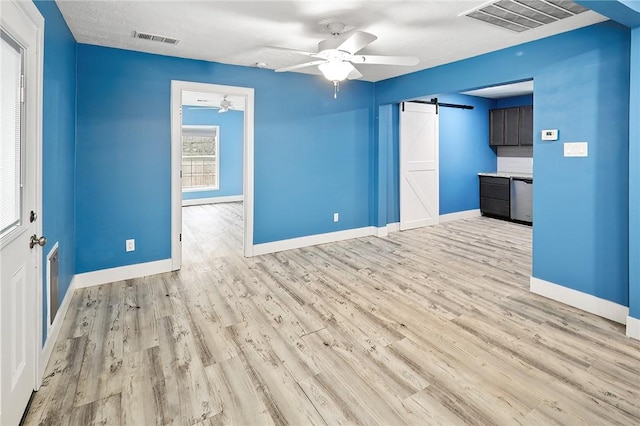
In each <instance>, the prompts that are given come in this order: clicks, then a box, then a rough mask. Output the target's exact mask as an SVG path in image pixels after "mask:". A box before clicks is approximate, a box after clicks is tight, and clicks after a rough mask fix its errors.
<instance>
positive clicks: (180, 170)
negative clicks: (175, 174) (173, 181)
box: [180, 170, 182, 179]
mask: <svg viewBox="0 0 640 426" xmlns="http://www.w3.org/2000/svg"><path fill="white" fill-rule="evenodd" d="M180 179H182V170H180Z"/></svg>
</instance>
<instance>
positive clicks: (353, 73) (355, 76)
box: [347, 67, 362, 80]
mask: <svg viewBox="0 0 640 426" xmlns="http://www.w3.org/2000/svg"><path fill="white" fill-rule="evenodd" d="M359 78H362V73H361V72H360V71H358V69H357V68H356V67H353V70H352V71H351V72H350V73H349V75H348V76H347V79H349V80H357V79H359Z"/></svg>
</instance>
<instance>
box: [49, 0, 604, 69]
mask: <svg viewBox="0 0 640 426" xmlns="http://www.w3.org/2000/svg"><path fill="white" fill-rule="evenodd" d="M485 3H486V1H470V0H447V1H434V0H421V1H401V0H377V1H372V0H369V1H339V0H325V1H309V0H297V1H270V0H263V1H245V0H234V1H222V0H209V1H151V0H139V1H122V0H110V1H93V0H83V1H79V0H56V4H57V5H58V7H59V8H60V11H61V12H62V15H63V16H64V18H65V20H66V21H67V24H68V25H69V28H70V29H71V32H72V33H73V35H74V36H75V38H76V40H77V41H78V42H79V43H87V44H94V45H99V46H108V47H116V48H122V49H128V50H136V51H141V52H148V53H157V54H161V55H168V56H177V57H183V58H192V59H203V60H208V61H215V62H221V63H226V64H235V65H244V66H253V65H255V64H256V63H257V62H264V63H266V64H267V68H271V69H275V68H280V67H284V66H289V65H294V64H298V63H302V62H305V61H306V60H308V59H309V58H308V57H306V56H302V55H299V54H295V53H289V52H283V51H279V50H277V49H273V48H271V47H273V46H276V47H287V48H292V49H299V50H306V51H314V52H315V51H316V50H317V43H318V42H319V41H321V40H324V39H326V38H329V37H330V35H329V33H328V31H327V29H326V24H327V23H328V22H331V21H340V22H343V23H345V24H346V25H347V26H348V27H350V28H352V29H357V30H362V31H367V32H370V33H372V34H374V35H376V36H377V37H378V40H376V41H374V42H373V43H371V44H370V45H369V46H367V47H365V48H364V49H363V50H362V51H361V52H360V53H362V54H371V55H411V56H417V57H418V58H419V59H420V63H419V65H417V66H414V67H397V66H388V65H358V69H359V70H360V71H361V72H362V74H363V80H367V81H379V80H384V79H387V78H390V77H395V76H399V75H402V74H407V73H410V72H413V71H417V70H421V69H426V68H431V67H433V66H436V65H441V64H445V63H449V62H453V61H456V60H460V59H464V58H468V57H471V56H476V55H480V54H482V53H487V52H491V51H494V50H499V49H502V48H505V47H509V46H514V45H517V44H521V43H524V42H527V41H532V40H536V39H539V38H543V37H547V36H550V35H553V34H558V33H561V32H565V31H569V30H573V29H576V28H580V27H583V26H586V25H591V24H594V23H596V22H600V21H604V20H606V18H604V17H602V16H601V15H598V14H596V13H595V12H592V11H588V12H585V13H582V14H579V15H576V16H573V17H571V18H567V19H565V20H562V21H557V22H554V23H552V24H549V25H544V26H542V27H539V28H535V29H532V30H529V31H525V32H522V33H514V32H511V31H509V30H505V29H502V28H499V27H494V26H491V25H489V24H486V23H484V22H480V21H477V20H475V19H471V18H468V17H465V16H458V15H460V14H462V13H464V12H467V11H469V10H470V9H472V8H475V7H478V6H480V5H482V4H485ZM135 31H141V32H147V33H152V34H158V35H162V36H166V37H173V38H177V39H178V40H180V42H179V43H178V44H177V45H175V46H174V45H169V44H164V43H160V42H154V41H148V40H140V39H136V38H133V36H132V35H133V33H134V32H135ZM301 72H312V73H316V72H317V70H315V67H314V68H310V69H302V70H301Z"/></svg>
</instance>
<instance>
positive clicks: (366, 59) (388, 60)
mask: <svg viewBox="0 0 640 426" xmlns="http://www.w3.org/2000/svg"><path fill="white" fill-rule="evenodd" d="M351 62H353V63H355V64H373V65H404V66H412V65H418V63H419V62H420V60H419V59H418V58H416V57H414V56H380V55H356V56H354V57H353V58H351Z"/></svg>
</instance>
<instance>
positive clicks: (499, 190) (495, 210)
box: [479, 176, 510, 219]
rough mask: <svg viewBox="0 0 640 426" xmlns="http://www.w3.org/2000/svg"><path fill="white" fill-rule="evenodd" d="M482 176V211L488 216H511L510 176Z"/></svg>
mask: <svg viewBox="0 0 640 426" xmlns="http://www.w3.org/2000/svg"><path fill="white" fill-rule="evenodd" d="M479 177H480V212H481V213H482V214H483V215H487V216H497V217H503V218H507V219H508V218H509V216H510V203H509V196H510V186H509V183H510V180H509V178H508V177H494V176H479Z"/></svg>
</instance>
